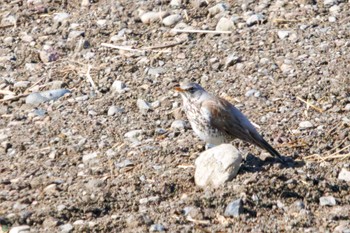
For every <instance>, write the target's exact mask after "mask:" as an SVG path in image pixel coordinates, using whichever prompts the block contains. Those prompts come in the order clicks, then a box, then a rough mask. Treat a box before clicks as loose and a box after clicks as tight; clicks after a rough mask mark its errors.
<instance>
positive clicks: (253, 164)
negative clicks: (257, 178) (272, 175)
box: [239, 154, 305, 174]
mask: <svg viewBox="0 0 350 233" xmlns="http://www.w3.org/2000/svg"><path fill="white" fill-rule="evenodd" d="M274 164H278V165H279V168H280V169H283V168H298V167H303V166H304V165H305V162H304V161H295V160H294V159H293V158H291V157H287V156H282V157H281V158H274V157H267V158H266V159H265V160H262V159H260V158H259V157H257V156H255V155H253V154H248V155H247V157H246V158H245V159H244V160H243V163H242V164H241V168H240V170H239V173H241V174H242V173H256V172H259V171H262V170H265V168H266V166H271V165H274Z"/></svg>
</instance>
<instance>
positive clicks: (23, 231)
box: [0, 225, 30, 233]
mask: <svg viewBox="0 0 350 233" xmlns="http://www.w3.org/2000/svg"><path fill="white" fill-rule="evenodd" d="M0 226H1V225H0ZM29 232H30V227H29V226H27V225H23V226H17V227H12V228H11V230H10V232H9V233H29Z"/></svg>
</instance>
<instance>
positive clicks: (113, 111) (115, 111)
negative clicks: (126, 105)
mask: <svg viewBox="0 0 350 233" xmlns="http://www.w3.org/2000/svg"><path fill="white" fill-rule="evenodd" d="M122 112H124V110H123V109H122V108H118V107H117V106H111V107H109V109H108V112H107V115H108V116H114V115H116V114H119V113H122Z"/></svg>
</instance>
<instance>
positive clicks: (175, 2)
mask: <svg viewBox="0 0 350 233" xmlns="http://www.w3.org/2000/svg"><path fill="white" fill-rule="evenodd" d="M181 4H182V0H171V1H170V6H172V7H174V8H177V7H181Z"/></svg>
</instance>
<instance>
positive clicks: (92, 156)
mask: <svg viewBox="0 0 350 233" xmlns="http://www.w3.org/2000/svg"><path fill="white" fill-rule="evenodd" d="M96 158H97V152H93V153H91V154H87V155H83V163H87V162H89V160H92V159H96Z"/></svg>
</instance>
